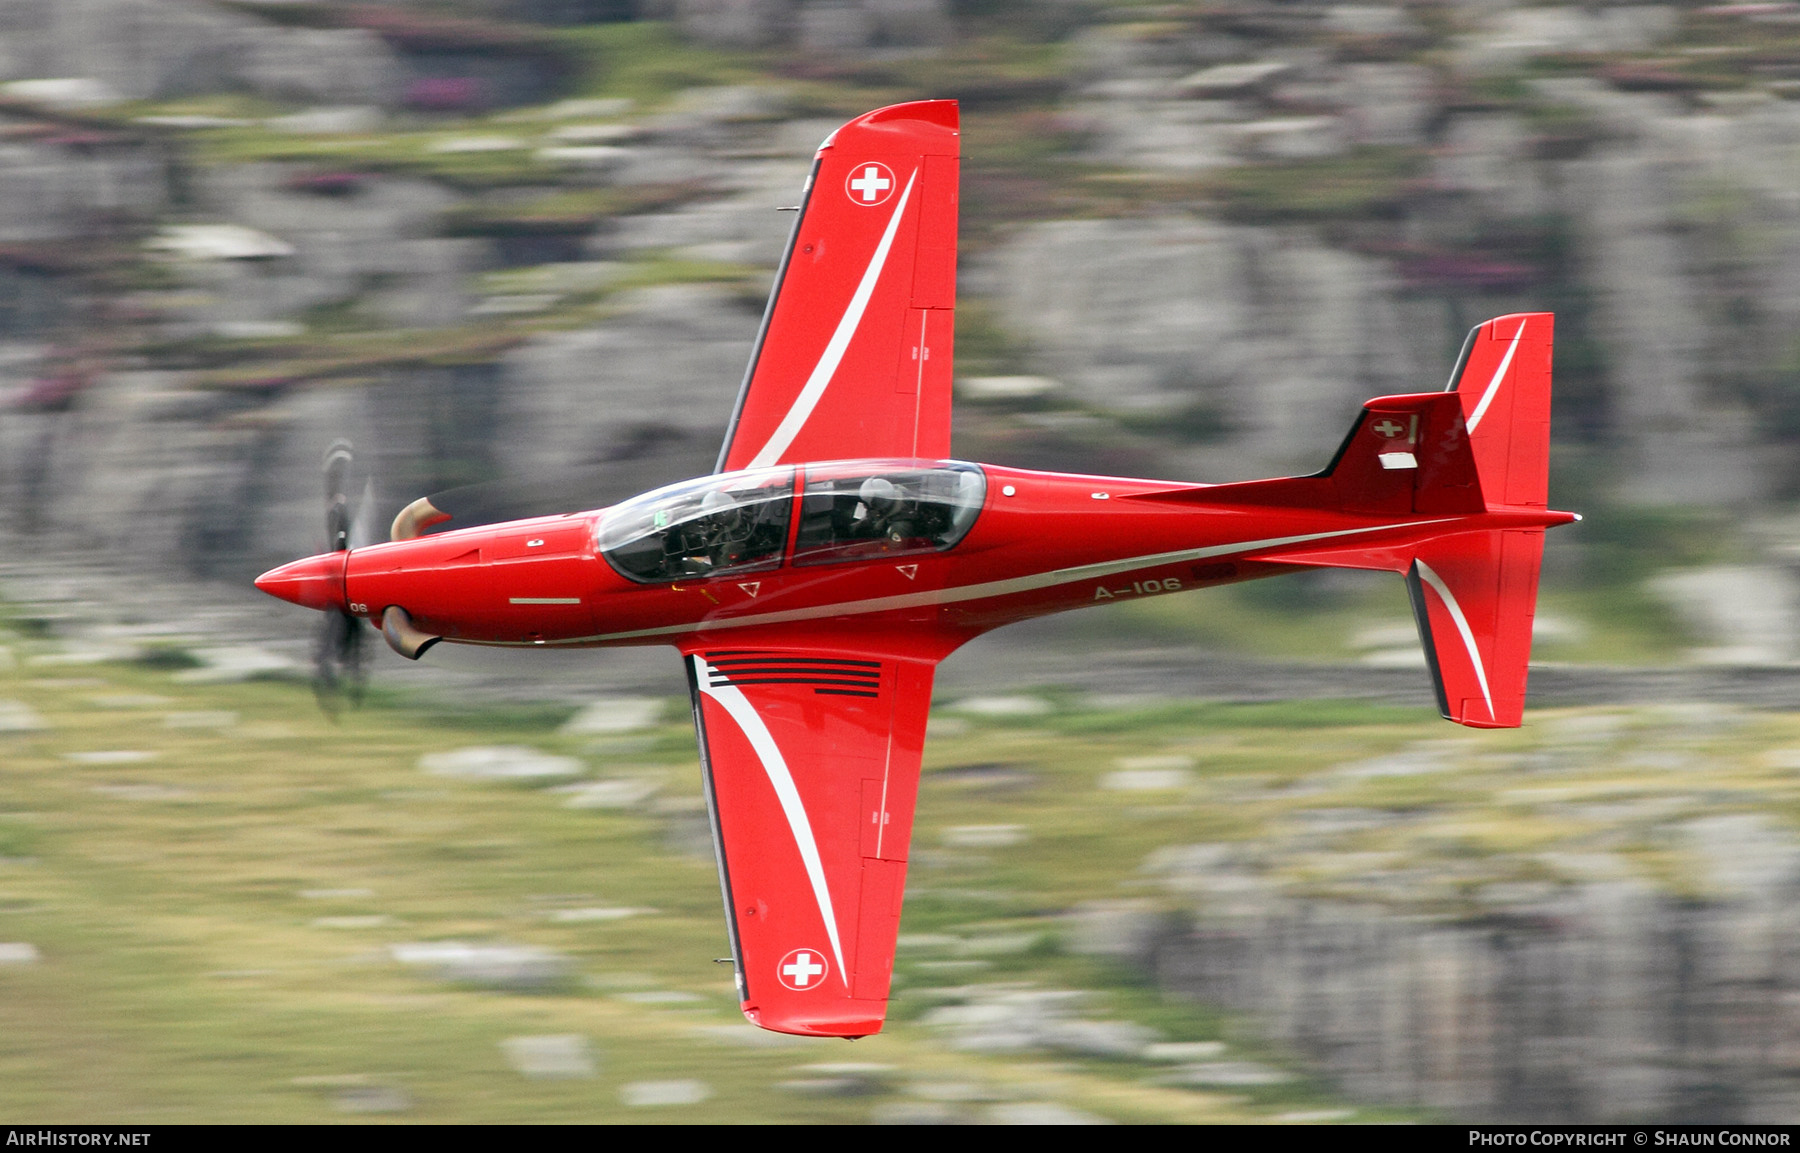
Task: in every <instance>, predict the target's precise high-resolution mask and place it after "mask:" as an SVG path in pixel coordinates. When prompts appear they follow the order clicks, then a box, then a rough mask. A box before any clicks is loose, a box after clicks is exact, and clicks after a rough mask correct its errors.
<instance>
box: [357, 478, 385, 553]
mask: <svg viewBox="0 0 1800 1153" xmlns="http://www.w3.org/2000/svg"><path fill="white" fill-rule="evenodd" d="M375 517H376V510H375V478H374V477H370V478H369V479H367V480H365V481H364V482H363V490H362V496H361V497H360V498H359V499H358V500H357V502H356V515H355V516H353V517H351V518H350V547H351V548H362V547H363V546H365V545H371V544H377V543H379V542H380V541H381V528H380V524H379V522H378V521H377V520H376V519H375Z"/></svg>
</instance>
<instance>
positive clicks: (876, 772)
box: [256, 101, 1575, 1037]
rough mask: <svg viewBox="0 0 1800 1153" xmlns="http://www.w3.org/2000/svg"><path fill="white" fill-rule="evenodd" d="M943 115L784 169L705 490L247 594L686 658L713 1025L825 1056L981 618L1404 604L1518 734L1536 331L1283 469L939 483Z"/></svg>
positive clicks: (1542, 318)
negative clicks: (1334, 588)
mask: <svg viewBox="0 0 1800 1153" xmlns="http://www.w3.org/2000/svg"><path fill="white" fill-rule="evenodd" d="M957 126H958V120H957V107H956V105H955V103H954V102H951V101H925V102H920V103H913V104H901V105H897V106H895V107H891V108H883V109H881V110H879V111H876V112H871V113H869V114H868V115H866V116H862V117H860V118H858V119H856V120H853V121H851V122H850V123H848V124H846V125H844V126H843V127H842V128H840V129H838V130H837V132H835V133H833V134H832V136H831V137H830V139H828V140H826V141H825V143H824V144H823V145H822V146H821V147H820V148H819V151H818V155H817V158H816V159H815V160H814V163H813V169H812V175H811V177H810V179H809V180H808V181H807V184H806V190H805V195H804V198H803V200H802V203H801V206H800V209H799V215H798V218H797V219H796V221H795V223H794V229H793V234H792V236H791V238H790V239H789V241H788V247H787V252H786V254H785V255H784V256H783V257H782V261H781V266H780V271H779V272H778V274H777V276H776V279H775V289H774V292H773V293H772V295H771V296H770V298H769V304H768V308H767V311H766V312H765V314H764V318H763V322H762V328H761V332H760V333H759V334H758V336H757V340H756V345H755V348H754V350H753V351H752V353H751V357H750V365H749V369H748V371H747V372H746V374H745V377H744V381H743V385H742V389H741V391H740V392H739V394H738V400H737V408H736V411H735V412H734V413H733V414H732V417H731V423H730V427H729V430H728V431H727V432H726V434H725V444H724V448H723V450H722V451H721V452H720V454H719V461H718V470H717V471H716V472H715V473H713V474H712V475H710V476H704V477H700V478H698V479H695V480H690V481H684V482H682V483H680V484H674V485H670V486H668V487H667V488H661V489H657V490H656V491H654V492H649V493H645V494H644V495H642V496H639V497H634V498H633V499H631V500H627V501H624V502H623V503H621V504H616V505H613V506H612V507H610V508H604V509H600V510H598V511H591V512H573V513H569V514H567V515H563V516H550V517H536V518H533V519H529V520H515V521H510V522H507V523H500V524H486V525H480V526H478V527H467V528H455V527H454V526H449V531H439V532H435V533H433V534H431V535H420V533H421V532H422V530H423V529H425V528H427V527H431V526H432V525H434V524H441V523H442V522H444V521H446V520H448V519H449V518H448V517H446V516H445V514H444V513H442V512H440V511H439V510H438V509H437V508H436V507H434V506H433V505H431V504H430V502H429V500H426V501H421V502H415V503H414V504H413V505H412V506H409V508H408V509H407V510H406V511H405V512H403V513H402V514H401V515H400V517H399V518H398V519H397V520H396V521H395V525H394V531H393V534H392V535H393V537H394V539H393V540H391V541H389V542H387V543H382V544H374V545H370V546H368V547H361V548H344V547H342V540H343V536H342V534H341V533H339V534H337V535H338V538H339V542H340V547H339V550H338V551H335V552H330V553H326V554H323V555H320V556H314V557H309V558H307V559H305V560H300V561H295V562H294V563H292V564H289V565H285V566H283V567H281V568H278V569H275V570H274V571H272V572H270V573H267V574H265V575H264V576H263V577H262V578H261V579H259V580H258V581H257V582H256V583H257V587H259V588H261V589H262V590H264V591H265V592H268V593H271V594H273V595H274V596H277V597H281V598H283V599H285V600H289V601H293V602H294V603H296V604H300V605H305V606H306V607H308V608H313V609H319V610H322V611H324V612H326V613H327V614H330V617H329V618H328V619H332V620H336V619H337V618H338V617H339V615H340V614H341V616H342V617H343V618H344V619H346V620H347V621H348V624H349V625H350V626H351V627H352V628H354V627H355V626H356V618H361V619H364V620H368V621H370V622H372V623H375V624H377V625H378V626H379V627H380V628H381V629H382V631H383V633H384V634H385V635H386V637H387V640H388V642H389V643H390V644H391V645H392V646H393V647H394V648H395V649H397V650H398V651H399V652H400V653H401V654H402V655H403V656H407V657H412V658H417V657H418V656H420V655H421V654H422V653H424V651H425V650H426V649H427V648H429V647H431V646H432V645H433V644H435V643H436V642H438V641H446V642H450V643H453V644H474V645H510V646H518V647H534V646H540V645H543V646H550V645H561V646H571V645H573V646H594V647H604V646H612V645H651V644H658V645H672V646H674V648H675V649H676V650H677V651H678V652H679V653H680V654H681V658H682V660H683V661H685V662H686V666H687V674H688V683H689V686H690V689H691V691H692V694H693V705H694V725H695V728H696V729H697V730H698V733H699V740H700V753H701V758H700V759H701V766H702V771H703V773H704V777H705V784H706V795H707V800H708V804H709V807H710V813H711V818H712V826H713V836H714V839H715V845H716V847H717V853H718V862H719V879H720V883H721V885H722V887H723V889H724V897H725V917H726V923H727V926H728V928H729V931H730V936H731V946H732V956H733V959H734V961H735V963H736V966H737V987H738V993H739V996H740V998H741V1000H742V1004H743V1010H744V1014H745V1015H746V1016H747V1017H748V1018H749V1019H750V1020H751V1021H752V1022H754V1023H755V1024H757V1025H760V1026H762V1027H763V1028H766V1029H774V1030H778V1031H781V1032H786V1033H801V1034H811V1035H815V1036H844V1037H856V1036H861V1035H864V1034H868V1033H874V1032H876V1031H878V1030H879V1029H880V1028H881V1026H882V1020H883V1018H884V1016H885V1013H886V1009H887V998H888V984H889V978H890V976H891V974H892V971H893V961H894V943H895V936H896V934H897V932H898V928H899V921H900V907H901V897H902V893H903V890H904V884H905V880H906V861H907V848H908V844H909V843H910V841H911V838H912V823H913V805H914V800H915V797H916V796H917V792H918V785H919V761H920V754H921V750H922V747H923V745H924V740H925V719H926V713H927V712H928V710H929V707H930V701H931V684H932V676H933V673H934V670H935V669H936V666H937V664H938V662H939V661H941V660H943V659H944V658H945V657H946V656H948V655H949V654H950V653H951V652H954V651H955V650H956V648H957V647H958V646H959V645H962V644H963V643H964V642H966V641H968V640H969V639H970V638H972V637H976V636H979V635H980V634H982V633H984V632H987V631H988V630H989V629H994V628H998V627H999V626H1001V625H1004V624H1009V623H1011V622H1013V621H1019V620H1024V619H1026V618H1029V617H1035V616H1041V615H1044V614H1047V613H1055V612H1062V611H1064V610H1066V609H1075V608H1084V607H1086V606H1088V605H1092V604H1096V603H1107V602H1116V601H1119V600H1123V599H1127V598H1132V597H1143V596H1156V595H1161V594H1164V593H1172V592H1185V591H1188V590H1190V589H1197V588H1205V587H1208V586H1212V585H1219V584H1228V583H1231V582H1234V581H1243V580H1253V579H1256V578H1259V577H1266V576H1274V575H1276V574H1279V573H1286V572H1292V571H1295V570H1296V569H1298V568H1302V567H1317V566H1326V567H1337V568H1355V569H1381V570H1385V571H1390V572H1395V573H1399V574H1401V575H1402V576H1404V577H1405V579H1406V584H1407V588H1408V589H1409V590H1410V592H1411V594H1412V603H1413V609H1414V612H1415V614H1416V615H1417V619H1418V626H1419V634H1420V637H1421V639H1422V640H1423V643H1424V646H1425V652H1426V655H1427V656H1428V658H1429V665H1430V670H1431V676H1432V679H1433V681H1434V683H1435V684H1436V686H1437V698H1438V704H1439V707H1440V708H1441V709H1442V711H1443V714H1444V716H1445V717H1447V718H1448V719H1450V720H1452V721H1455V722H1457V723H1458V724H1463V725H1471V726H1474V727H1476V728H1496V727H1511V726H1516V725H1518V724H1519V723H1520V713H1521V711H1522V709H1523V706H1524V697H1525V675H1526V661H1527V657H1528V654H1529V651H1530V645H1531V619H1532V613H1533V610H1534V607H1535V604H1536V598H1537V583H1538V568H1539V561H1540V559H1541V557H1542V550H1543V537H1544V530H1545V529H1546V528H1548V527H1549V526H1551V525H1558V524H1564V523H1567V522H1569V521H1571V520H1574V519H1575V517H1574V515H1573V514H1571V513H1564V512H1552V511H1549V510H1548V509H1547V507H1546V504H1545V494H1546V483H1547V462H1548V455H1547V454H1548V449H1549V434H1550V355H1551V317H1550V316H1549V315H1547V314H1543V313H1529V314H1523V315H1515V316H1503V317H1500V318H1498V319H1496V320H1490V321H1488V322H1487V323H1486V324H1483V325H1481V326H1480V327H1479V328H1477V329H1475V330H1474V332H1472V333H1470V334H1469V339H1468V343H1467V344H1466V345H1465V346H1464V348H1463V352H1462V359H1461V361H1460V363H1458V365H1457V366H1456V370H1455V373H1454V374H1453V376H1452V378H1451V384H1450V387H1449V388H1448V390H1446V391H1439V392H1421V393H1413V394H1408V395H1403V396H1384V397H1378V398H1376V399H1374V400H1371V401H1368V402H1367V403H1366V404H1364V405H1363V408H1362V411H1361V412H1360V413H1359V414H1357V416H1356V419H1355V421H1354V422H1353V423H1352V424H1351V426H1350V431H1349V434H1348V435H1347V436H1346V437H1345V439H1344V442H1343V446H1342V447H1341V448H1340V449H1339V450H1338V453H1337V455H1336V457H1334V458H1333V459H1332V461H1331V462H1330V463H1329V464H1328V465H1326V467H1325V468H1324V470H1323V471H1321V472H1318V473H1315V474H1313V475H1311V476H1299V477H1288V478H1285V479H1279V480H1262V481H1252V482H1249V483H1244V484H1224V485H1204V484H1180V483H1172V482H1169V481H1156V480H1133V479H1127V478H1123V477H1112V476H1079V475H1072V474H1067V473H1049V472H1031V471H1027V470H1023V469H1015V468H1002V467H999V466H996V465H984V464H974V463H970V462H966V461H960V460H952V459H948V454H949V452H950V393H951V364H952V360H953V358H952V347H953V344H952V340H953V333H954V324H955V315H956V313H955V304H956V235H957V224H956V217H957V178H958V136H959V133H958V127H957Z"/></svg>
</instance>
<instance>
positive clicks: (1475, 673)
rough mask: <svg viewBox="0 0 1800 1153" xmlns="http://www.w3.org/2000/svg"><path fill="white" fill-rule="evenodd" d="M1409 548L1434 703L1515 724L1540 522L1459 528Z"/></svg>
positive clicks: (1457, 717) (1499, 724)
mask: <svg viewBox="0 0 1800 1153" xmlns="http://www.w3.org/2000/svg"><path fill="white" fill-rule="evenodd" d="M1412 552H1413V560H1412V566H1411V567H1410V568H1409V569H1408V570H1407V574H1406V588H1407V591H1408V592H1409V593H1410V594H1411V595H1412V606H1413V616H1414V617H1415V618H1416V619H1417V621H1418V624H1419V639H1420V641H1421V642H1423V644H1424V646H1425V659H1426V662H1427V663H1428V664H1429V665H1430V668H1431V679H1432V684H1433V686H1434V687H1435V688H1436V690H1437V698H1438V710H1439V711H1440V712H1442V713H1443V714H1444V717H1445V719H1447V720H1452V721H1455V722H1456V723H1457V724H1459V725H1468V726H1470V727H1472V728H1478V729H1497V728H1517V727H1518V725H1519V724H1520V722H1521V720H1522V718H1523V716H1524V711H1525V677H1526V666H1527V664H1528V663H1529V662H1530V659H1531V622H1532V617H1533V615H1534V614H1535V611H1536V606H1537V585H1538V567H1539V563H1540V562H1541V561H1542V559H1543V555H1544V530H1543V529H1541V528H1533V529H1490V530H1486V531H1482V532H1467V533H1458V534H1456V535H1454V536H1443V537H1438V538H1436V539H1435V540H1430V541H1426V542H1424V543H1423V544H1420V545H1417V546H1414V548H1413V550H1412Z"/></svg>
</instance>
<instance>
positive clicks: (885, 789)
mask: <svg viewBox="0 0 1800 1153" xmlns="http://www.w3.org/2000/svg"><path fill="white" fill-rule="evenodd" d="M684 656H685V658H686V660H687V666H688V680H689V684H690V686H691V689H692V692H693V698H694V725H695V728H697V729H698V730H699V736H700V760H701V766H702V769H703V771H704V774H705V777H706V793H707V804H708V808H709V811H710V814H711V816H712V822H713V837H714V845H715V847H716V849H717V852H718V858H719V880H720V885H721V887H722V888H723V890H724V895H725V920H726V925H727V927H728V928H729V930H730V933H731V944H732V956H733V960H734V961H735V962H736V964H737V979H738V996H739V999H740V1001H741V1002H742V1004H743V1010H744V1015H745V1016H746V1017H748V1018H749V1019H750V1020H751V1021H752V1022H753V1023H755V1024H757V1025H760V1026H762V1027H763V1028H765V1029H773V1030H776V1031H778V1032H783V1033H800V1034H808V1035H813V1036H828V1037H860V1036H864V1035H866V1034H869V1033H874V1032H877V1031H878V1030H880V1028H881V1024H882V1020H883V1019H884V1017H885V1016H886V1013H887V996H888V982H889V979H890V978H891V977H892V975H893V968H894V943H895V937H896V935H897V934H898V932H899V927H900V903H901V896H902V893H903V891H904V887H905V883H906V854H907V844H908V842H909V841H910V840H911V839H912V821H913V804H914V801H915V799H916V798H917V795H918V788H919V757H920V752H921V750H922V748H923V746H924V742H925V718H926V713H927V712H928V711H929V709H930V705H931V681H932V675H933V673H934V672H935V668H936V666H935V662H932V661H925V660H911V659H896V658H894V657H891V656H886V655H873V654H870V653H867V652H856V651H847V650H841V651H836V652H832V651H822V650H818V649H812V648H808V649H804V650H802V649H784V648H762V647H759V648H751V647H747V646H746V647H733V646H730V645H721V646H717V647H711V646H709V647H704V648H696V649H690V650H688V651H686V652H685V653H684Z"/></svg>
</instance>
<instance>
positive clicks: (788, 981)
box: [780, 949, 829, 991]
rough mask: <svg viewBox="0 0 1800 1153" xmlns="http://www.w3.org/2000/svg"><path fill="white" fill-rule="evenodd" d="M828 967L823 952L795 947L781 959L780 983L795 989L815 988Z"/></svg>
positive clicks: (822, 978)
mask: <svg viewBox="0 0 1800 1153" xmlns="http://www.w3.org/2000/svg"><path fill="white" fill-rule="evenodd" d="M828 969H829V966H828V965H827V964H826V963H825V954H823V953H821V952H819V951H818V950H817V949H795V950H794V951H793V952H791V953H789V954H788V955H787V956H785V957H783V958H782V959H781V966H780V976H781V983H782V984H783V985H786V986H787V987H788V988H790V989H794V990H796V991H803V990H806V989H816V988H818V987H819V985H820V984H821V983H822V982H823V981H824V978H825V973H826V971H827V970H828Z"/></svg>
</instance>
